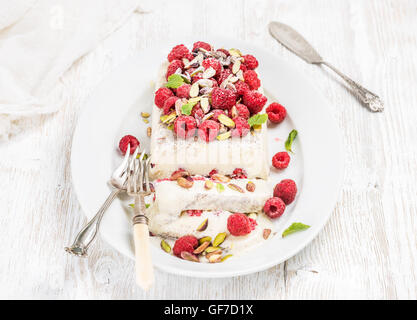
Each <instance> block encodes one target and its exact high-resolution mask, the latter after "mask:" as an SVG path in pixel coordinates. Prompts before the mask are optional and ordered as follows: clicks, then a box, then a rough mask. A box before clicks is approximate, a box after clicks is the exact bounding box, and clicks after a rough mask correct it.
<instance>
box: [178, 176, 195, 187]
mask: <svg viewBox="0 0 417 320" xmlns="http://www.w3.org/2000/svg"><path fill="white" fill-rule="evenodd" d="M177 183H178V185H179V186H180V187H182V188H186V189H189V188H191V187H192V186H193V184H194V181H193V180H192V179H191V180H189V179H187V178H186V177H179V178H178V179H177Z"/></svg>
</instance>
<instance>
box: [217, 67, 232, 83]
mask: <svg viewBox="0 0 417 320" xmlns="http://www.w3.org/2000/svg"><path fill="white" fill-rule="evenodd" d="M231 74H232V71H231V70H230V69H224V70H223V71H222V72H221V73H220V75H219V76H218V77H217V82H218V83H219V84H222V82H223V81H224V80H226V79H227V77H228V76H230V75H231Z"/></svg>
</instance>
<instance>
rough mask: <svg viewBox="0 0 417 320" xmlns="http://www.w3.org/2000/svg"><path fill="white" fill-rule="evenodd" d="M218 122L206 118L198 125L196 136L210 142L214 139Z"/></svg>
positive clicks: (218, 125)
mask: <svg viewBox="0 0 417 320" xmlns="http://www.w3.org/2000/svg"><path fill="white" fill-rule="evenodd" d="M219 130H220V124H219V123H218V122H216V121H214V120H206V121H204V122H203V123H202V124H201V125H200V126H199V127H198V136H199V137H200V139H201V140H203V141H206V142H210V141H213V140H214V139H216V137H217V134H218V133H219Z"/></svg>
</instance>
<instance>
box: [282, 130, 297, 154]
mask: <svg viewBox="0 0 417 320" xmlns="http://www.w3.org/2000/svg"><path fill="white" fill-rule="evenodd" d="M297 134H298V132H297V130H295V129H293V130H292V131H291V132H290V134H289V135H288V138H287V141H285V149H286V150H287V151H289V152H292V150H291V145H292V143H293V141H294V139H295V137H296V136H297Z"/></svg>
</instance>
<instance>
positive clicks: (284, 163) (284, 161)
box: [272, 151, 290, 169]
mask: <svg viewBox="0 0 417 320" xmlns="http://www.w3.org/2000/svg"><path fill="white" fill-rule="evenodd" d="M289 163H290V155H289V154H288V152H286V151H282V152H278V153H276V154H275V155H274V156H273V157H272V165H273V166H274V167H275V168H277V169H285V168H286V167H288V164H289Z"/></svg>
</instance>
